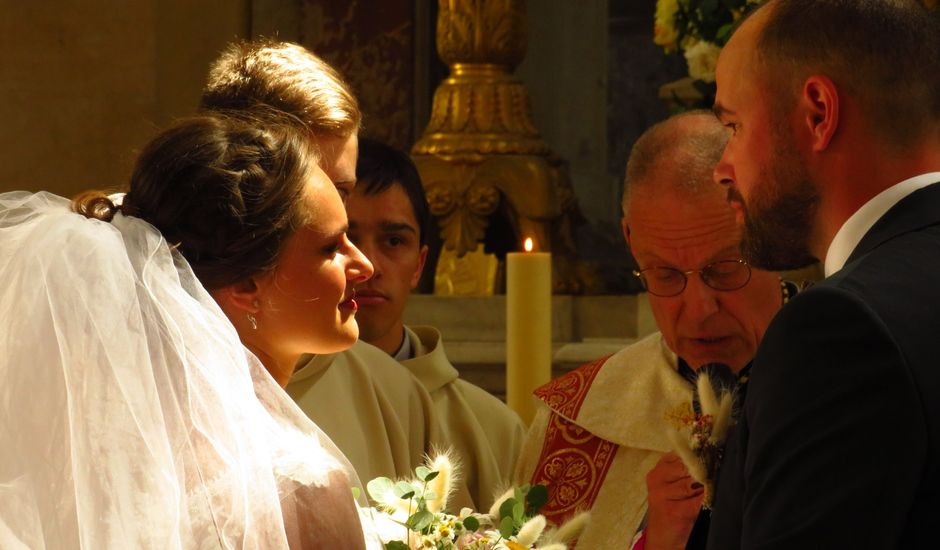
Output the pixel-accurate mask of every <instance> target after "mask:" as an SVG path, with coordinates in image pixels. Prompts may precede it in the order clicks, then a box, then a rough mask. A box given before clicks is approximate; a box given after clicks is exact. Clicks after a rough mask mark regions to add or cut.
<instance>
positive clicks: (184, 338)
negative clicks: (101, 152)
mask: <svg viewBox="0 0 940 550" xmlns="http://www.w3.org/2000/svg"><path fill="white" fill-rule="evenodd" d="M269 118H270V117H268V119H269ZM73 210H74V212H78V213H79V214H76V213H74V212H73ZM345 231H346V216H345V212H344V209H343V205H342V203H341V200H340V197H339V195H338V193H337V191H336V189H335V188H334V187H333V185H332V184H331V183H330V180H329V179H328V178H327V177H326V175H325V174H324V173H323V172H322V171H321V170H320V169H319V168H318V167H317V154H316V151H314V150H311V149H310V145H309V141H308V140H307V139H306V137H305V136H304V135H303V134H302V133H300V132H299V131H297V130H293V129H291V128H290V126H288V125H276V124H275V125H272V124H270V123H266V124H262V123H261V122H259V121H253V120H251V119H247V118H245V116H244V115H239V116H237V117H236V116H227V115H223V114H207V115H203V116H199V117H196V118H192V119H186V120H183V121H181V122H179V123H178V124H176V125H175V126H173V127H172V128H170V129H169V130H166V131H164V132H163V133H161V134H160V135H159V136H157V137H156V138H155V139H154V140H153V141H152V142H151V143H150V144H149V145H148V146H147V147H146V148H145V150H144V151H143V152H142V154H141V156H140V158H139V159H138V162H137V165H136V167H135V170H134V173H133V175H132V177H131V181H130V188H129V190H128V193H127V195H126V196H124V197H123V202H122V204H121V205H120V206H116V205H115V204H114V203H113V202H112V201H111V199H109V198H108V197H107V196H105V195H103V194H97V193H86V194H83V195H81V196H80V197H78V198H76V199H75V201H73V202H72V203H71V204H70V203H69V201H68V200H66V199H63V198H61V197H57V196H55V195H51V194H48V193H37V194H30V193H25V192H14V193H6V194H2V195H0V323H2V328H0V418H2V419H3V420H2V422H0V547H2V548H79V547H81V548H151V547H159V548H245V549H248V548H258V549H262V548H264V549H267V548H287V547H291V548H362V547H364V544H365V542H364V539H363V534H362V527H361V525H360V522H359V518H358V515H357V511H356V505H355V502H354V498H353V493H352V490H351V487H358V486H359V480H358V478H357V477H356V474H355V472H354V471H352V468H351V467H350V466H349V463H348V462H347V461H346V459H345V458H344V457H343V455H342V453H340V452H339V451H338V450H337V449H336V448H335V446H333V444H332V443H331V442H330V441H329V439H328V438H327V437H326V436H325V435H324V434H323V433H322V432H321V431H320V430H319V429H318V428H317V427H316V426H315V425H313V424H312V423H311V422H310V421H309V420H308V419H307V418H306V416H305V415H304V414H303V413H302V412H301V411H300V410H299V409H297V407H296V406H295V405H294V404H293V402H292V401H290V399H289V398H288V397H287V395H286V394H285V393H284V392H283V391H282V389H281V387H279V385H283V384H284V383H285V382H286V381H287V379H288V377H289V376H290V374H291V370H292V369H293V366H294V364H295V361H296V359H297V357H298V356H299V355H300V354H301V353H305V352H309V353H330V352H335V351H338V350H341V349H344V348H346V347H348V346H350V345H351V344H352V343H353V342H354V341H355V339H356V338H357V336H358V327H357V325H356V321H355V312H356V303H355V300H354V299H353V297H354V293H353V290H352V289H353V285H354V284H355V283H358V282H361V281H363V280H365V279H367V278H369V277H370V276H371V274H372V267H371V265H370V264H369V262H368V260H366V259H365V257H364V256H363V255H362V254H361V253H360V252H359V251H358V250H357V249H356V248H355V247H354V246H353V245H352V244H351V243H350V242H349V240H348V239H347V237H346V233H345ZM246 348H247V350H248V351H246Z"/></svg>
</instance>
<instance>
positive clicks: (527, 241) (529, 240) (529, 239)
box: [524, 237, 532, 252]
mask: <svg viewBox="0 0 940 550" xmlns="http://www.w3.org/2000/svg"><path fill="white" fill-rule="evenodd" d="M524 246H525V251H526V252H532V237H526V238H525V245H524Z"/></svg>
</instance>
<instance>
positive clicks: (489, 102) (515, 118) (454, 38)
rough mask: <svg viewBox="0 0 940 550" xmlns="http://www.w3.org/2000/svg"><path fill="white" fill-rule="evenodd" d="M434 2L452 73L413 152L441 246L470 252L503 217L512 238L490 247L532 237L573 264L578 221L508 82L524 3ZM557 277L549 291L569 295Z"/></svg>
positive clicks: (520, 40)
mask: <svg viewBox="0 0 940 550" xmlns="http://www.w3.org/2000/svg"><path fill="white" fill-rule="evenodd" d="M438 5H439V8H440V9H439V15H438V20H437V42H438V53H439V54H440V56H441V58H442V59H443V60H444V61H445V62H447V63H448V64H449V65H450V69H451V73H450V76H449V77H448V78H447V79H446V80H444V82H442V83H441V85H440V86H439V87H438V88H437V90H436V91H435V93H434V102H433V106H432V109H431V120H430V122H429V123H428V126H427V128H426V129H425V131H424V135H423V136H422V137H421V139H420V140H418V142H417V143H416V144H415V145H414V148H413V149H412V155H413V156H414V159H415V163H416V164H417V166H418V170H419V171H420V172H421V176H422V179H423V181H424V185H425V188H426V190H427V195H428V200H429V202H430V204H431V212H432V214H433V215H434V216H435V217H437V218H438V221H439V225H440V227H441V238H442V240H443V243H444V247H445V248H446V249H449V250H454V251H455V252H456V254H457V256H458V257H460V256H463V255H464V254H466V253H468V252H470V251H473V250H476V249H477V246H478V245H479V243H480V242H481V241H482V240H483V239H484V236H485V234H486V229H487V226H488V224H489V222H490V219H491V218H492V217H493V216H505V217H506V218H507V220H508V221H509V225H510V226H511V227H512V231H513V232H514V233H515V234H514V235H512V236H508V237H506V238H507V239H511V240H512V242H511V243H502V244H503V245H504V246H502V247H497V248H502V249H518V247H519V244H520V243H521V241H522V238H523V237H532V238H533V239H535V241H536V242H538V243H540V245H541V247H542V248H543V249H545V250H551V251H552V252H553V253H554V254H555V256H558V258H559V260H562V259H563V257H568V259H569V260H570V258H572V257H573V256H574V247H573V239H572V237H571V235H572V233H571V220H572V219H577V218H579V214H578V208H577V202H576V199H575V196H574V192H573V190H572V188H571V183H570V181H569V179H568V175H567V171H566V170H565V167H564V164H563V163H562V162H561V161H560V159H558V158H557V156H555V155H554V154H553V153H552V152H551V150H550V149H549V147H548V145H547V144H546V143H545V142H544V141H543V140H542V138H541V136H540V135H539V133H538V130H537V129H536V128H535V124H533V122H532V117H531V108H530V106H529V94H528V92H527V91H526V88H525V85H524V84H522V82H520V81H519V80H517V79H516V78H515V77H514V76H513V75H512V70H513V69H514V68H515V66H516V65H517V64H518V63H519V62H520V61H521V60H522V57H523V56H524V54H525V47H526V31H525V2H524V0H439V4H438ZM569 264H570V262H568V263H566V264H565V265H569ZM557 265H558V264H556V267H557ZM558 275H559V274H557V273H556V281H557V282H558V283H559V284H556V289H560V288H563V289H565V290H570V289H571V287H572V285H571V284H569V283H568V282H567V281H566V277H565V276H564V274H560V275H561V276H558Z"/></svg>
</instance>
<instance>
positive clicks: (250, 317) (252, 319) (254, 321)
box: [246, 300, 261, 330]
mask: <svg viewBox="0 0 940 550" xmlns="http://www.w3.org/2000/svg"><path fill="white" fill-rule="evenodd" d="M251 305H252V306H253V307H255V308H257V307H259V306H260V305H261V304H259V303H258V300H255V301H253V302H252V303H251ZM246 317H248V322H249V323H251V328H252V330H258V319H257V318H256V317H255V316H254V315H252V314H251V313H248V314H246Z"/></svg>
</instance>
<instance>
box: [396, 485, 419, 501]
mask: <svg viewBox="0 0 940 550" xmlns="http://www.w3.org/2000/svg"><path fill="white" fill-rule="evenodd" d="M395 496H397V497H398V498H400V499H402V500H408V499H409V498H411V497H413V496H415V488H414V485H412V484H410V483H408V482H407V481H399V482H398V483H396V484H395Z"/></svg>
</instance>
